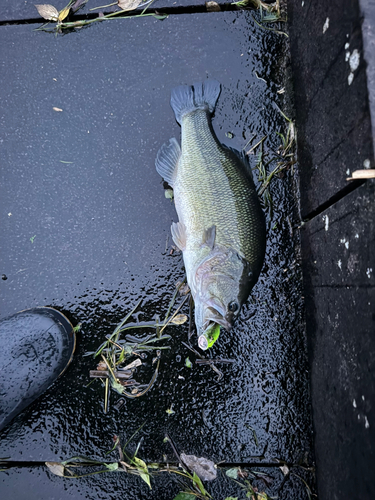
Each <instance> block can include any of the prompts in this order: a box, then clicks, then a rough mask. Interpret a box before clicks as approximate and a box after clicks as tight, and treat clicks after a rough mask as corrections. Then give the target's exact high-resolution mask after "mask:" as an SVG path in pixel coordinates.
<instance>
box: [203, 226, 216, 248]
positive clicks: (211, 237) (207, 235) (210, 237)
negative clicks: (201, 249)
mask: <svg viewBox="0 0 375 500" xmlns="http://www.w3.org/2000/svg"><path fill="white" fill-rule="evenodd" d="M215 238H216V226H211V227H209V228H208V229H205V230H204V231H203V238H202V245H207V246H208V247H209V248H211V250H212V249H213V248H214V245H215Z"/></svg>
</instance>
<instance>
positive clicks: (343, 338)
mask: <svg viewBox="0 0 375 500" xmlns="http://www.w3.org/2000/svg"><path fill="white" fill-rule="evenodd" d="M374 191H375V184H374V182H373V181H368V182H367V183H366V184H365V185H364V186H362V187H360V188H359V189H357V190H356V191H354V192H353V193H351V194H350V195H348V196H346V197H345V198H344V199H343V200H341V201H340V202H338V203H336V204H335V205H334V206H332V207H331V208H330V209H328V210H326V211H325V212H324V213H323V214H321V215H320V216H319V217H316V218H315V219H313V220H312V221H310V222H309V223H308V224H307V225H306V228H305V229H304V231H303V233H302V234H303V237H302V241H303V251H304V255H305V256H306V260H305V290H306V303H307V304H309V305H312V304H314V307H311V308H309V309H308V310H307V318H306V319H307V333H308V338H309V347H310V349H309V352H310V358H311V377H312V384H311V386H312V389H311V390H312V400H313V408H314V427H315V446H316V460H317V472H318V488H319V493H320V497H321V498H324V499H325V498H327V499H329V498H343V497H347V496H359V497H362V498H371V497H372V492H373V488H374V484H375V483H374V475H373V470H374V450H373V444H374V426H373V422H374V418H375V415H374V394H375V380H374V370H375V355H374V352H375V346H374V319H375V317H374V300H375V293H374V284H375V283H374V281H375V280H374V271H375V259H374V254H373V252H372V251H371V248H372V246H371V244H370V242H373V241H374ZM327 443H329V445H328V446H327ZM357 479H358V480H357Z"/></svg>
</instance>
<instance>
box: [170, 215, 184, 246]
mask: <svg viewBox="0 0 375 500" xmlns="http://www.w3.org/2000/svg"><path fill="white" fill-rule="evenodd" d="M171 233H172V239H173V241H174V243H175V245H176V246H178V248H179V249H180V250H182V251H184V250H185V248H186V228H185V225H184V224H182V222H173V224H172V226H171Z"/></svg>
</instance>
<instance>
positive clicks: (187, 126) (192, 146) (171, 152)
mask: <svg viewBox="0 0 375 500" xmlns="http://www.w3.org/2000/svg"><path fill="white" fill-rule="evenodd" d="M220 91H221V86H220V84H219V83H218V82H217V81H215V80H206V81H205V82H204V83H201V84H196V85H194V86H181V87H176V88H175V89H173V90H172V95H171V106H172V109H173V111H174V113H175V116H176V120H177V121H178V123H179V124H180V125H181V147H180V145H179V144H178V142H177V140H176V139H170V141H169V143H168V144H164V145H163V146H162V147H161V148H160V150H159V152H158V154H157V158H156V162H155V165H156V170H157V171H158V173H159V174H160V175H161V176H162V177H163V179H164V180H165V181H166V182H168V184H169V185H170V186H171V187H172V188H173V192H174V200H175V205H176V210H177V215H178V219H179V221H178V222H177V223H173V224H172V227H171V232H172V238H173V241H174V243H175V244H176V246H177V247H178V248H180V249H181V250H182V252H183V259H184V264H185V269H186V275H187V282H188V285H189V287H190V290H191V293H192V296H193V299H194V306H195V324H196V328H197V333H198V337H199V339H198V344H199V346H200V347H201V348H202V349H207V348H208V347H209V346H208V343H207V338H206V337H207V335H205V332H208V331H212V330H213V328H214V326H215V324H218V325H221V326H222V327H224V328H225V329H226V330H228V331H229V330H230V329H231V327H232V325H233V323H234V321H235V320H236V318H237V317H238V315H239V313H240V310H241V307H242V305H243V303H244V302H245V301H246V300H247V298H248V296H249V294H250V291H251V289H252V288H253V286H254V284H255V283H256V281H257V279H258V277H259V274H260V271H261V268H262V264H263V259H264V253H265V245H266V238H265V234H266V231H265V220H264V214H263V211H262V209H261V206H260V203H259V198H258V195H257V193H256V190H255V186H254V182H253V178H252V173H251V169H250V166H249V164H248V161H247V159H246V156H245V155H244V154H243V153H240V152H238V151H235V150H233V149H230V148H228V147H227V146H225V145H223V144H221V143H220V142H219V140H218V139H217V137H216V135H215V132H214V130H213V128H212V124H211V115H212V113H213V112H214V109H215V106H216V102H217V99H218V97H219V94H220Z"/></svg>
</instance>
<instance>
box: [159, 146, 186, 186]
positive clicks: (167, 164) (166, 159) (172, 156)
mask: <svg viewBox="0 0 375 500" xmlns="http://www.w3.org/2000/svg"><path fill="white" fill-rule="evenodd" d="M180 156H181V148H180V145H179V144H178V142H177V140H176V139H175V138H173V139H169V143H168V144H163V145H162V147H161V148H160V149H159V151H158V154H157V155H156V160H155V167H156V170H157V172H158V174H160V175H161V176H162V177H163V179H164V180H165V181H166V182H168V184H169V185H170V186H171V187H173V183H174V171H175V169H176V167H177V163H178V160H179V159H180Z"/></svg>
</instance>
